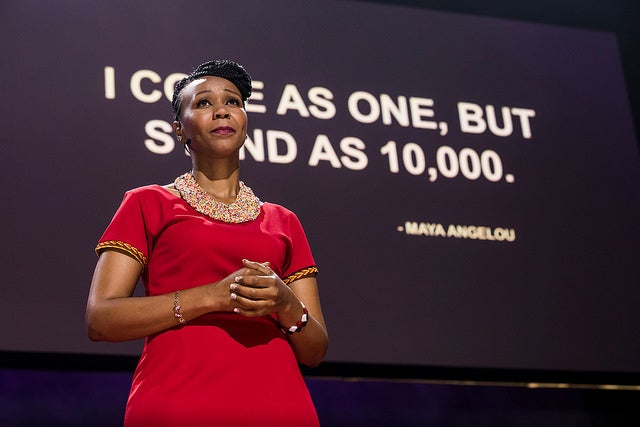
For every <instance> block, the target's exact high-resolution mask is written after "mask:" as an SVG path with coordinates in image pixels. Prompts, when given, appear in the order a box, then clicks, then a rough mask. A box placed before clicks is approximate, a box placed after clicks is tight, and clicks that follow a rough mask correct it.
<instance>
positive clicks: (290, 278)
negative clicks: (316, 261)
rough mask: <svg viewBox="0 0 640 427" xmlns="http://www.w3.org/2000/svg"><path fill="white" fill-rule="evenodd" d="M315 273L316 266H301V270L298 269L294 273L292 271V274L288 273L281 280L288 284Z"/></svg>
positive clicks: (316, 271) (316, 270) (316, 272)
mask: <svg viewBox="0 0 640 427" xmlns="http://www.w3.org/2000/svg"><path fill="white" fill-rule="evenodd" d="M316 274H318V268H317V267H315V266H313V267H307V268H303V269H302V270H298V271H296V272H295V273H292V274H290V275H288V276H287V277H285V278H284V279H283V280H282V281H283V282H284V283H285V284H286V285H288V284H289V283H291V282H294V281H296V280H299V279H304V278H305V277H309V276H315V275H316Z"/></svg>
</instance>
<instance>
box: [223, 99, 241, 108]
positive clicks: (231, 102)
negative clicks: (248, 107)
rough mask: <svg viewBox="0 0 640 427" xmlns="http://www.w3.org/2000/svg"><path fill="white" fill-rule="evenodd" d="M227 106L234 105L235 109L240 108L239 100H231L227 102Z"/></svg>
mask: <svg viewBox="0 0 640 427" xmlns="http://www.w3.org/2000/svg"><path fill="white" fill-rule="evenodd" d="M227 104H231V105H235V106H236V107H240V106H242V102H240V100H239V99H236V98H231V99H229V100H228V101H227Z"/></svg>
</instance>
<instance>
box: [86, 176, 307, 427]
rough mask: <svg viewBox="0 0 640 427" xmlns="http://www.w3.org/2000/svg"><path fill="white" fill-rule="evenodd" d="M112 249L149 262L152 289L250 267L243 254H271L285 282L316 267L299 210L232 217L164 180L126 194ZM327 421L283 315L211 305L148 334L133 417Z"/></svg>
mask: <svg viewBox="0 0 640 427" xmlns="http://www.w3.org/2000/svg"><path fill="white" fill-rule="evenodd" d="M110 249H113V250H119V251H124V252H126V253H127V254H129V255H131V256H133V257H134V258H135V259H137V260H138V261H139V262H140V263H141V265H142V266H143V267H144V272H143V273H142V280H143V283H144V286H145V289H146V294H147V295H159V294H167V293H172V292H175V291H177V290H181V289H187V288H191V287H194V286H199V285H202V284H205V283H211V282H215V281H218V280H220V279H223V278H225V277H226V276H228V275H229V274H231V273H233V272H234V271H236V270H238V269H240V268H242V263H241V260H242V259H243V258H246V259H250V260H253V261H259V262H264V261H269V262H270V263H271V268H272V269H273V270H274V271H275V272H276V273H277V274H278V275H279V276H280V277H282V278H283V280H285V282H287V278H289V280H291V279H292V278H297V277H300V276H301V275H302V276H304V275H305V274H309V273H310V274H314V273H315V272H316V271H317V269H316V268H315V263H314V260H313V256H312V254H311V250H310V249H309V244H308V242H307V239H306V236H305V234H304V231H303V229H302V226H301V225H300V222H299V221H298V219H297V217H296V216H295V215H294V214H293V213H292V212H291V211H289V210H287V209H285V208H283V207H281V206H278V205H275V204H271V203H264V204H263V205H262V207H261V212H260V215H259V216H258V218H257V219H255V220H253V221H249V222H245V223H240V224H233V223H226V222H221V221H217V220H214V219H212V218H209V217H208V216H205V215H202V214H200V213H198V212H196V211H195V210H194V209H193V208H192V207H191V206H190V205H188V204H187V203H186V202H185V201H184V200H183V199H181V198H180V197H178V196H176V195H174V194H172V193H171V192H169V191H167V190H166V189H164V188H162V187H160V186H158V185H151V186H146V187H141V188H138V189H135V190H131V191H128V192H127V193H126V194H125V197H124V200H123V201H122V204H121V206H120V208H119V209H118V211H117V212H116V214H115V216H114V218H113V220H112V221H111V223H110V225H109V226H108V228H107V230H106V231H105V233H104V235H103V236H102V238H101V239H100V242H99V244H98V247H97V248H96V250H97V252H98V253H100V252H101V251H103V250H110ZM301 272H302V274H301ZM172 315H173V313H172V311H171V310H170V309H169V310H168V311H167V316H172ZM318 425H319V422H318V417H317V415H316V411H315V408H314V406H313V402H312V401H311V397H310V395H309V392H308V390H307V387H306V385H305V382H304V379H303V377H302V375H301V373H300V369H299V367H298V364H297V362H296V359H295V356H294V354H293V350H292V349H291V346H290V345H289V343H288V341H287V339H286V338H285V335H284V334H283V333H282V332H281V331H280V329H279V327H278V325H277V323H276V320H275V319H274V317H272V316H265V317H260V318H247V317H243V316H240V315H237V314H234V313H213V314H207V315H204V316H201V317H199V318H197V319H194V320H191V321H189V322H188V323H187V324H185V325H184V326H182V325H179V324H177V323H176V326H175V327H174V328H171V329H169V330H166V331H164V332H161V333H158V334H155V335H152V336H149V337H147V339H146V341H145V345H144V349H143V351H142V356H141V358H140V361H139V363H138V366H137V368H136V371H135V374H134V377H133V384H132V387H131V392H130V394H129V400H128V402H127V408H126V413H125V426H128V427H133V426H141V427H142V426H143V427H148V426H155V427H160V426H192V427H194V426H208V427H209V426H252V427H255V426H267V427H268V426H296V427H303V426H318Z"/></svg>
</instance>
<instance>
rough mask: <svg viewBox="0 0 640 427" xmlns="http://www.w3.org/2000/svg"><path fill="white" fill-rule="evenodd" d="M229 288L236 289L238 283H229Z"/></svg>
mask: <svg viewBox="0 0 640 427" xmlns="http://www.w3.org/2000/svg"><path fill="white" fill-rule="evenodd" d="M229 289H231V290H232V291H235V290H236V289H238V285H236V284H235V283H232V284H230V285H229Z"/></svg>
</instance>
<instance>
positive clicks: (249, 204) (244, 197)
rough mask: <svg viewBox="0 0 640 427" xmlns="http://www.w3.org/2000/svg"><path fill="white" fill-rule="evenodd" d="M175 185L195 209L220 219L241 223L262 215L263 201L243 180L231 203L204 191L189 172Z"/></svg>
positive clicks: (177, 180)
mask: <svg viewBox="0 0 640 427" xmlns="http://www.w3.org/2000/svg"><path fill="white" fill-rule="evenodd" d="M174 185H175V188H176V190H178V192H180V196H181V197H182V198H183V199H184V201H185V202H187V203H188V204H189V205H190V206H191V207H192V208H193V209H195V210H196V211H198V212H200V213H201V214H204V215H207V216H209V217H211V218H213V219H216V220H218V221H224V222H230V223H235V224H239V223H242V222H248V221H253V220H254V219H256V218H257V217H258V215H260V206H262V202H261V201H260V199H258V197H256V195H255V194H253V191H252V190H251V188H249V187H247V186H246V185H245V184H244V182H242V181H240V191H239V192H238V195H237V196H236V200H235V201H234V202H233V203H231V204H230V205H227V204H226V203H222V202H219V201H217V200H216V199H214V198H213V196H212V195H211V194H209V193H207V192H206V191H204V190H203V189H202V187H200V186H199V185H198V183H197V181H196V180H195V178H194V177H193V175H192V174H191V173H189V172H187V173H185V174H184V175H180V176H179V177H177V178H176V180H175V181H174Z"/></svg>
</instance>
